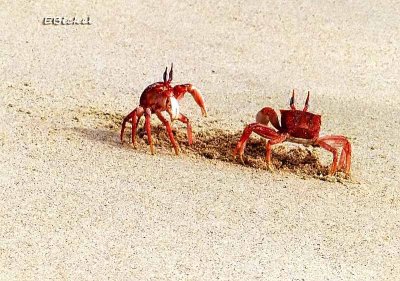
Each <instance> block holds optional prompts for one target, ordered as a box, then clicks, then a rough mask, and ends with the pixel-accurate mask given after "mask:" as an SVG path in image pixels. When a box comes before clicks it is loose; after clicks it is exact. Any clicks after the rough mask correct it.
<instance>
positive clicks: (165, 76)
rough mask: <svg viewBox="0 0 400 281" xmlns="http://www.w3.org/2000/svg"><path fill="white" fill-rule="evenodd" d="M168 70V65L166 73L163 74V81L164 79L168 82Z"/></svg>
mask: <svg viewBox="0 0 400 281" xmlns="http://www.w3.org/2000/svg"><path fill="white" fill-rule="evenodd" d="M167 71H168V67H166V68H165V71H164V75H163V81H164V83H166V82H167Z"/></svg>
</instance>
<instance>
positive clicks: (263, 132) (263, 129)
mask: <svg viewBox="0 0 400 281" xmlns="http://www.w3.org/2000/svg"><path fill="white" fill-rule="evenodd" d="M252 132H255V133H256V134H258V135H260V136H262V137H264V138H267V139H269V140H268V142H267V144H266V154H265V160H266V162H267V164H268V168H270V169H272V165H271V146H272V145H274V144H277V143H281V142H284V141H285V140H286V138H287V136H286V135H282V134H280V133H278V132H277V131H275V130H274V129H271V128H269V127H267V126H265V125H263V124H260V123H252V124H249V125H247V126H246V128H245V129H244V131H243V134H242V137H241V138H240V140H239V142H238V144H237V145H236V149H235V150H234V152H233V156H234V157H235V156H236V155H237V154H239V157H240V160H241V161H242V163H243V152H244V149H245V147H246V143H247V140H248V139H249V137H250V135H251V133H252Z"/></svg>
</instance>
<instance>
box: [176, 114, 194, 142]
mask: <svg viewBox="0 0 400 281" xmlns="http://www.w3.org/2000/svg"><path fill="white" fill-rule="evenodd" d="M178 120H179V121H181V122H182V123H185V124H186V126H187V138H188V142H189V145H192V143H193V134H192V125H191V124H190V121H189V119H188V118H187V117H186V116H185V115H183V114H179V115H178Z"/></svg>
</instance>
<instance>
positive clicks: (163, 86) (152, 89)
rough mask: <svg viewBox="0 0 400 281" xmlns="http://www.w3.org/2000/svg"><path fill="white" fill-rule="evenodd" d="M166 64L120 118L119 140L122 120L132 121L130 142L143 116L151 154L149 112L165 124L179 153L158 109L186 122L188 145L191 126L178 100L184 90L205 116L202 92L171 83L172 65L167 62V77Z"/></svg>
mask: <svg viewBox="0 0 400 281" xmlns="http://www.w3.org/2000/svg"><path fill="white" fill-rule="evenodd" d="M167 71H168V67H166V68H165V72H164V76H163V77H164V81H163V82H157V83H154V84H151V85H149V86H147V88H146V89H144V91H143V93H142V95H141V96H140V101H139V106H138V107H136V108H135V110H133V111H132V112H131V113H129V114H128V115H127V116H126V117H125V118H124V120H123V122H122V128H121V136H120V139H121V142H122V143H123V136H124V130H125V125H126V122H128V121H129V120H131V122H132V144H133V145H135V136H136V129H137V126H138V124H139V120H140V118H141V117H142V116H143V115H144V116H145V129H146V133H147V138H148V142H149V145H150V151H151V154H154V146H153V141H152V139H151V126H150V116H151V114H153V113H155V114H156V115H157V117H158V118H159V119H160V120H161V122H162V123H163V124H164V125H165V127H166V129H167V133H168V136H169V139H170V141H171V143H172V146H173V147H174V150H175V153H176V154H177V155H178V154H179V146H178V144H177V143H176V141H175V139H174V135H173V133H172V129H171V125H170V122H169V121H168V120H167V119H166V118H165V117H164V116H163V114H162V112H163V111H166V112H167V113H168V114H169V116H170V117H171V122H172V121H173V120H176V119H177V120H179V121H181V122H183V123H185V124H186V126H187V137H188V142H189V144H190V145H191V144H192V143H193V136H192V126H191V125H190V121H189V119H188V118H187V117H186V116H185V115H183V114H181V113H180V112H179V103H178V101H179V100H180V99H182V98H183V96H184V95H185V93H186V92H188V93H190V94H191V95H192V96H193V98H194V100H195V101H196V103H197V104H198V105H199V106H200V108H201V112H202V114H203V116H207V112H206V108H205V106H204V100H203V96H202V95H201V94H200V92H199V91H198V90H197V89H196V88H195V87H194V86H192V84H182V85H176V86H174V87H172V86H171V81H172V75H173V65H172V64H171V70H170V72H169V76H168V80H167Z"/></svg>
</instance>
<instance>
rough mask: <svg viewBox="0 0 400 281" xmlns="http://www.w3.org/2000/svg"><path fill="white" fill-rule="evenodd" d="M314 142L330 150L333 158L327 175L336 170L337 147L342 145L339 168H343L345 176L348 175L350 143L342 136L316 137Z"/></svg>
mask: <svg viewBox="0 0 400 281" xmlns="http://www.w3.org/2000/svg"><path fill="white" fill-rule="evenodd" d="M316 144H317V145H319V146H320V147H322V148H324V149H326V150H328V151H330V152H332V154H333V160H332V165H331V168H330V169H329V175H334V174H335V173H336V171H337V167H338V166H337V161H338V151H337V148H340V147H342V148H343V151H342V155H341V156H340V162H339V168H344V170H345V174H346V176H347V177H349V176H350V165H351V144H350V142H349V141H348V140H347V138H346V137H344V136H324V137H321V138H319V139H317V141H316Z"/></svg>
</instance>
